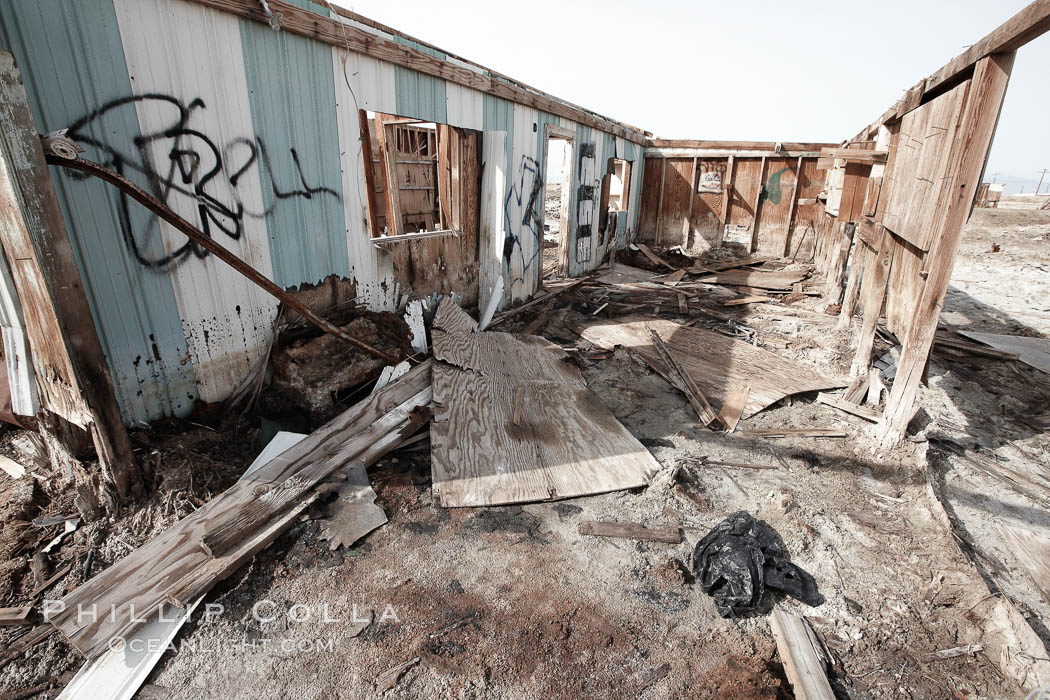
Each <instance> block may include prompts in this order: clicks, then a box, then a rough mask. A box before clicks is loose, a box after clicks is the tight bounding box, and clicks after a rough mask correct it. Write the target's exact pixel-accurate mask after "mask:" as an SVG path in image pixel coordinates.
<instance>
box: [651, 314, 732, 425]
mask: <svg viewBox="0 0 1050 700" xmlns="http://www.w3.org/2000/svg"><path fill="white" fill-rule="evenodd" d="M649 336H650V337H651V338H652V339H653V347H654V348H656V351H657V352H658V353H660V357H661V358H662V359H663V361H664V362H666V363H667V365H668V366H669V367H671V369H673V370H674V372H675V374H676V375H678V378H679V379H680V380H681V382H682V386H684V387H685V395H686V398H688V399H689V403H691V404H692V405H693V409H694V410H696V414H697V415H698V416H699V417H700V421H701V422H702V423H703V424H704V426H705V427H706V426H708V425H711V424H712V423H714V422H715V421H716V420H717V419H718V416H717V415H716V414H715V410H714V409H713V408H711V404H709V403H708V402H707V398H705V397H704V393H703V392H702V391H700V387H698V386H697V385H696V382H694V381H693V378H692V377H691V376H689V373H688V372H686V371H685V369H684V368H683V367H682V365H681V363H680V362H679V361H678V358H677V357H675V355H674V353H673V352H672V351H671V349H670V348H669V347H667V344H666V343H664V341H663V339H662V338H660V334H659V333H657V332H656V331H654V330H652V329H651V328H650V329H649Z"/></svg>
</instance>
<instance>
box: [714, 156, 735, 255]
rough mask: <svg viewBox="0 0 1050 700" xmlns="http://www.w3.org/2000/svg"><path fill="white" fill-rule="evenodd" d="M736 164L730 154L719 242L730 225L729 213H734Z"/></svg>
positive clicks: (724, 186)
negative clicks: (734, 172)
mask: <svg viewBox="0 0 1050 700" xmlns="http://www.w3.org/2000/svg"><path fill="white" fill-rule="evenodd" d="M735 166H736V159H735V158H734V157H733V156H729V162H728V164H727V165H726V181H725V184H724V185H723V187H722V189H723V191H724V194H723V195H722V213H721V216H719V218H720V219H721V221H722V230H721V231H720V232H719V234H718V240H717V241H716V242H717V243H721V242H722V237H723V236H724V235H725V227H726V226H728V225H729V223H730V222H729V215H730V214H731V213H732V205H733V170H734V167H735Z"/></svg>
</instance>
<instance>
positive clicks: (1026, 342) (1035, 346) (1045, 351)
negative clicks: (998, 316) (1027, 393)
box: [959, 331, 1050, 374]
mask: <svg viewBox="0 0 1050 700" xmlns="http://www.w3.org/2000/svg"><path fill="white" fill-rule="evenodd" d="M959 335H965V336H966V337H967V338H970V339H972V340H976V341H977V342H978V343H984V344H985V345H990V346H991V347H993V348H995V349H996V350H1001V351H1002V352H1008V353H1012V354H1014V355H1017V357H1018V359H1019V360H1021V362H1023V363H1025V364H1026V365H1028V366H1029V367H1035V368H1036V369H1039V370H1042V371H1044V372H1046V373H1047V374H1050V339H1047V338H1028V337H1025V336H1023V335H999V334H997V333H975V332H973V331H959Z"/></svg>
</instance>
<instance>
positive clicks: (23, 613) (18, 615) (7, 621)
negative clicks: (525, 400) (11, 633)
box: [0, 605, 33, 627]
mask: <svg viewBox="0 0 1050 700" xmlns="http://www.w3.org/2000/svg"><path fill="white" fill-rule="evenodd" d="M32 614H33V606H32V605H25V606H23V607H20V608H0V627H12V626H15V625H28V624H31V622H30V619H29V618H30V616H31V615H32Z"/></svg>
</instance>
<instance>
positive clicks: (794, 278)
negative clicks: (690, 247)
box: [699, 269, 809, 291]
mask: <svg viewBox="0 0 1050 700" xmlns="http://www.w3.org/2000/svg"><path fill="white" fill-rule="evenodd" d="M808 276H809V273H808V272H806V271H805V270H780V271H772V270H770V271H767V270H746V269H737V270H725V271H723V272H716V273H715V274H713V275H709V276H707V277H701V278H700V279H699V281H700V282H707V283H710V284H728V285H730V286H741V287H756V288H758V289H782V290H786V291H790V290H791V288H792V287H793V286H794V285H795V284H796V283H798V282H801V281H802V280H804V279H806V277H808Z"/></svg>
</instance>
